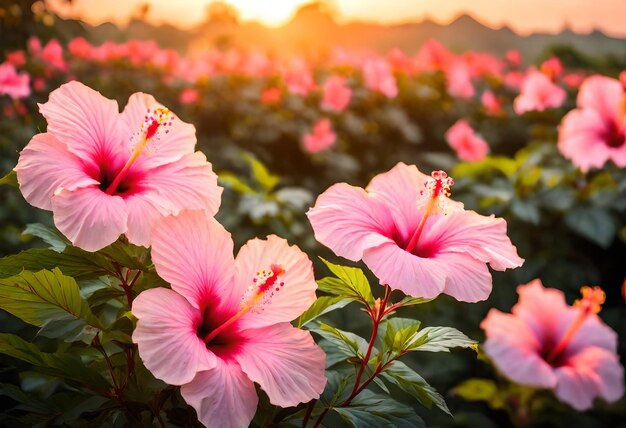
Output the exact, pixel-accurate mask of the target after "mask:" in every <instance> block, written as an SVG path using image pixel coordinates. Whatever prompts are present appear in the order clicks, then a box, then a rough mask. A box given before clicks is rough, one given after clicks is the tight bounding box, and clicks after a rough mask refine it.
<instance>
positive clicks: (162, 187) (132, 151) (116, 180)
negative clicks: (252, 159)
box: [15, 82, 222, 251]
mask: <svg viewBox="0 0 626 428" xmlns="http://www.w3.org/2000/svg"><path fill="white" fill-rule="evenodd" d="M40 111H41V113H42V114H43V116H44V117H45V118H46V120H47V121H48V130H47V132H45V133H42V134H37V135H35V136H34V137H33V138H32V139H31V141H30V143H28V145H27V146H26V147H25V148H24V150H22V152H21V153H20V157H19V161H18V163H17V166H16V168H15V170H16V172H17V180H18V182H19V184H20V190H21V192H22V194H23V195H24V198H25V199H26V200H27V201H28V202H29V203H30V204H31V205H34V206H36V207H38V208H41V209H44V210H51V211H52V212H53V213H54V223H55V225H56V226H57V228H58V229H59V230H60V231H61V232H62V233H63V234H64V235H65V236H66V237H67V238H68V239H69V240H70V241H71V242H72V243H73V244H74V245H76V246H78V247H80V248H83V249H85V250H87V251H96V250H99V249H101V248H103V247H105V246H107V245H109V244H111V243H113V242H115V241H116V240H117V239H118V237H119V236H120V235H121V234H125V235H126V237H127V238H128V240H129V241H130V242H132V243H133V244H136V245H144V246H148V245H149V244H150V229H151V226H152V224H153V223H154V221H155V220H156V219H157V218H159V217H160V216H163V215H168V214H171V213H176V212H178V211H180V210H181V209H184V208H190V209H206V210H207V211H208V212H210V213H211V214H214V213H215V212H217V209H218V207H219V204H220V195H221V190H222V189H221V188H220V187H218V186H217V177H216V175H215V174H214V173H213V171H212V169H211V164H209V163H208V162H207V160H206V157H205V156H204V154H202V153H201V152H194V147H195V145H196V137H195V128H194V127H193V125H190V124H187V123H184V122H182V121H181V120H179V119H178V118H177V117H175V116H174V115H173V114H172V113H171V112H170V111H169V110H168V109H166V108H165V107H163V106H162V105H161V104H159V103H158V102H157V101H156V100H155V99H154V98H153V97H152V96H151V95H147V94H142V93H136V94H133V95H132V96H131V97H130V100H129V102H128V105H127V106H126V108H125V109H124V111H123V112H122V113H121V114H120V113H119V109H118V105H117V102H116V101H114V100H109V99H107V98H105V97H103V96H102V95H100V93H98V92H96V91H94V90H93V89H90V88H88V87H87V86H84V85H83V84H81V83H78V82H70V83H67V84H65V85H63V86H61V87H60V88H59V89H57V90H55V91H53V92H52V93H51V94H50V99H49V101H48V102H47V103H45V104H41V105H40Z"/></svg>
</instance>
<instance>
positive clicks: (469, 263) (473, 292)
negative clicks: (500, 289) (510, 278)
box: [433, 253, 491, 303]
mask: <svg viewBox="0 0 626 428" xmlns="http://www.w3.org/2000/svg"><path fill="white" fill-rule="evenodd" d="M433 259H435V260H437V261H438V262H441V263H442V264H443V265H444V266H446V286H445V288H444V289H443V292H444V293H445V294H447V295H449V296H452V297H454V298H455V299H456V300H459V301H461V302H472V303H473V302H479V301H481V300H486V299H487V298H488V297H489V294H491V273H490V272H489V269H488V268H487V265H486V264H485V263H483V262H481V261H478V260H476V259H474V258H473V257H472V256H470V255H468V254H463V253H442V254H437V255H435V256H433Z"/></svg>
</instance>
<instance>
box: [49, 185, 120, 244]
mask: <svg viewBox="0 0 626 428" xmlns="http://www.w3.org/2000/svg"><path fill="white" fill-rule="evenodd" d="M52 211H53V213H54V224H55V225H56V227H57V229H59V230H60V231H61V233H63V235H65V236H66V237H67V238H68V239H69V240H70V241H72V244H74V245H75V246H77V247H80V248H82V249H83V250H87V251H97V250H100V249H102V248H104V247H106V246H107V245H110V244H112V243H113V242H115V241H117V238H119V236H120V235H121V234H122V233H124V232H125V231H126V223H127V218H128V211H127V209H126V204H125V203H124V200H123V199H122V198H121V197H119V196H111V195H107V194H106V193H104V192H102V191H101V190H100V189H99V188H98V187H95V186H93V187H83V188H80V189H76V190H73V191H69V190H60V191H57V192H56V194H55V195H54V196H53V197H52Z"/></svg>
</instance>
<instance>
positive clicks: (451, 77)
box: [446, 59, 476, 100]
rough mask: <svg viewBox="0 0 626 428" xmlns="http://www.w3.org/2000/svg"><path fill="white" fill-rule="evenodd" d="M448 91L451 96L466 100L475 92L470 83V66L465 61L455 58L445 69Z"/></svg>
mask: <svg viewBox="0 0 626 428" xmlns="http://www.w3.org/2000/svg"><path fill="white" fill-rule="evenodd" d="M446 77H447V87H448V93H449V94H450V95H452V96H453V97H456V98H459V99H463V100H467V99H470V98H472V97H473V96H474V93H475V92H476V91H475V89H474V85H473V84H472V75H471V74H470V68H469V66H468V65H467V63H466V62H465V61H463V60H462V59H457V60H456V61H453V62H451V63H450V65H449V67H448V68H447V69H446Z"/></svg>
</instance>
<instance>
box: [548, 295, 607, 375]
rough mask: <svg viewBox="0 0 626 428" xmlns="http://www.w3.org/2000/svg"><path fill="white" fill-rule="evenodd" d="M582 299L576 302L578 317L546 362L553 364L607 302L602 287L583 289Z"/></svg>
mask: <svg viewBox="0 0 626 428" xmlns="http://www.w3.org/2000/svg"><path fill="white" fill-rule="evenodd" d="M580 293H581V294H582V299H578V300H576V301H575V302H574V307H575V308H578V309H579V313H578V316H577V317H576V318H575V319H574V322H572V324H571V325H570V326H569V328H568V329H567V331H566V332H565V334H564V335H563V338H562V339H561V341H560V342H559V343H558V344H557V345H556V346H555V347H554V348H553V349H552V351H551V352H550V354H549V355H548V358H547V359H546V361H547V362H548V363H553V362H554V361H556V359H557V358H558V357H559V356H560V355H561V353H562V352H563V351H564V350H565V348H566V347H567V345H569V343H570V342H571V341H572V339H573V338H574V335H575V334H576V333H577V332H578V330H580V328H581V327H582V325H583V322H584V321H585V319H587V317H588V316H589V315H591V314H598V313H599V312H600V310H602V304H603V303H604V301H605V300H606V294H605V293H604V291H602V289H601V288H600V287H597V286H596V287H587V286H585V287H582V288H581V289H580Z"/></svg>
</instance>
